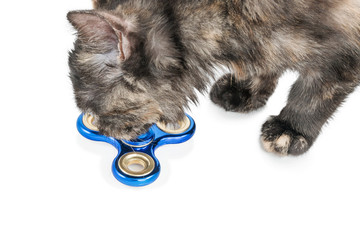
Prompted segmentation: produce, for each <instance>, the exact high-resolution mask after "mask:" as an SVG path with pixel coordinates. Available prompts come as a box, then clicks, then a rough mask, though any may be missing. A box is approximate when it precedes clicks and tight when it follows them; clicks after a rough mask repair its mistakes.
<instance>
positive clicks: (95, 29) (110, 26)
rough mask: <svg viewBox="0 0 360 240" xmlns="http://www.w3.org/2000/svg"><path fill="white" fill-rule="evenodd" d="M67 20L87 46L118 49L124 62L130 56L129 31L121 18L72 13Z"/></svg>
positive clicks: (110, 15) (109, 14)
mask: <svg viewBox="0 0 360 240" xmlns="http://www.w3.org/2000/svg"><path fill="white" fill-rule="evenodd" d="M67 19H68V20H69V22H70V23H71V24H72V25H73V26H74V28H75V29H76V30H77V31H78V37H79V39H80V40H81V41H84V42H86V44H89V45H92V46H94V47H103V48H105V49H106V50H111V49H114V48H116V49H117V50H118V51H119V57H120V59H121V60H122V61H124V60H126V59H127V58H128V57H129V56H130V42H129V39H128V37H127V29H126V26H124V25H125V24H123V23H124V22H123V21H122V20H121V19H120V18H119V17H117V16H114V15H112V14H111V13H106V12H98V11H72V12H69V13H68V14H67Z"/></svg>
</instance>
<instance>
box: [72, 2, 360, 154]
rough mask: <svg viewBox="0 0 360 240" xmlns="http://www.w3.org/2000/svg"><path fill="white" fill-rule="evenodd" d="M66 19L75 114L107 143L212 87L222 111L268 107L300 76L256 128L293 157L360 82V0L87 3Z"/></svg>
mask: <svg viewBox="0 0 360 240" xmlns="http://www.w3.org/2000/svg"><path fill="white" fill-rule="evenodd" d="M93 5H94V9H93V10H84V11H71V12H69V13H68V15H67V18H68V20H69V22H70V23H71V24H72V25H73V27H74V28H75V29H76V30H77V40H76V42H75V44H74V49H73V50H72V51H70V53H69V67H70V78H71V80H72V84H73V88H74V94H75V99H76V103H77V106H78V107H79V108H80V110H81V111H83V112H87V113H91V114H92V115H93V116H94V118H95V121H94V125H95V126H97V127H98V129H99V131H100V132H101V133H102V134H104V135H107V136H112V137H115V138H119V139H134V138H136V136H138V135H140V134H142V133H144V132H146V131H147V130H148V129H149V127H150V126H151V125H152V124H153V123H155V122H158V121H162V122H164V123H176V122H178V121H180V120H182V119H183V118H184V116H185V115H184V109H186V108H187V107H188V104H189V103H190V102H193V103H197V92H200V93H205V92H206V91H207V90H208V87H209V86H210V84H211V82H212V81H211V79H212V78H213V77H214V72H215V69H217V68H218V67H219V66H221V67H226V68H228V69H229V70H230V71H229V73H228V74H225V75H224V76H222V77H221V78H220V79H218V80H217V81H216V82H215V83H214V84H213V86H212V87H211V89H210V98H211V100H212V101H213V102H214V103H215V104H217V105H219V106H221V107H223V108H224V109H225V110H227V111H233V112H240V113H246V112H250V111H254V110H257V109H259V108H261V107H263V106H264V105H265V104H266V102H267V100H268V98H269V97H270V96H271V95H272V93H273V92H274V89H275V88H276V85H277V82H278V79H279V77H280V76H281V74H282V73H283V72H284V71H286V70H288V69H290V70H293V71H297V72H298V73H299V77H298V79H297V80H296V82H295V83H294V85H293V86H292V88H291V91H290V93H289V96H288V101H287V105H286V106H285V107H284V108H283V110H282V111H281V112H280V114H279V115H277V116H271V117H270V118H269V119H268V120H267V121H266V122H265V123H264V125H263V126H262V129H261V142H262V144H263V147H264V149H265V150H266V151H268V152H272V153H275V154H279V155H300V154H303V153H304V152H306V151H307V150H308V149H309V148H310V147H311V146H312V145H313V143H314V141H315V140H316V138H317V137H318V135H319V133H320V131H321V129H322V126H323V125H324V124H325V123H326V122H327V121H328V119H329V118H330V117H331V116H332V115H333V113H334V112H335V111H336V109H337V108H338V107H339V105H340V104H341V103H342V102H343V101H344V100H345V98H346V97H347V96H348V95H349V94H350V93H351V92H353V91H354V89H355V88H356V87H357V86H358V85H359V82H360V1H359V0H191V1H190V0H172V1H168V0H153V1H152V0H123V1H121V0H94V1H93Z"/></svg>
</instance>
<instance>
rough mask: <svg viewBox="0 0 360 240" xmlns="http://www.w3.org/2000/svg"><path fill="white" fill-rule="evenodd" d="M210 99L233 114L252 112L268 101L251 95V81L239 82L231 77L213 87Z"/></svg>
mask: <svg viewBox="0 0 360 240" xmlns="http://www.w3.org/2000/svg"><path fill="white" fill-rule="evenodd" d="M210 99H211V101H213V102H214V103H215V104H216V105H219V106H220V107H222V108H224V109H225V110H226V111H231V112H250V111H253V110H256V109H258V108H260V107H262V106H264V105H265V103H266V99H260V98H258V97H257V96H254V95H253V94H252V93H251V88H250V83H249V81H238V80H235V79H232V76H231V75H225V76H223V77H222V78H220V79H219V80H218V81H217V82H216V83H215V84H214V85H213V87H212V88H211V91H210Z"/></svg>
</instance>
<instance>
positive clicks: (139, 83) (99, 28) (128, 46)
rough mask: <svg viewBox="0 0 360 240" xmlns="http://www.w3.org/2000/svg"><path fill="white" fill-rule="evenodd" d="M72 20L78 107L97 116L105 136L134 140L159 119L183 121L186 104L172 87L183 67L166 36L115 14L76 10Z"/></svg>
mask: <svg viewBox="0 0 360 240" xmlns="http://www.w3.org/2000/svg"><path fill="white" fill-rule="evenodd" d="M67 18H68V20H69V22H70V23H71V24H72V25H73V26H74V28H75V29H76V30H77V40H76V42H75V44H74V49H73V50H72V51H71V52H70V54H69V67H70V78H71V80H72V84H73V89H74V93H75V99H76V103H77V106H78V107H79V108H80V110H81V111H83V112H86V113H90V114H92V115H93V116H94V119H95V121H94V123H93V124H94V125H95V126H96V127H97V128H98V129H99V131H100V133H102V134H104V135H107V136H111V137H115V138H118V139H127V140H131V139H134V138H136V137H137V136H138V135H140V134H143V133H145V132H146V131H147V130H148V129H149V128H150V126H151V125H152V124H153V123H155V122H157V121H159V120H161V121H165V122H176V121H179V119H180V118H182V117H183V115H184V111H183V106H184V105H186V99H185V98H184V97H183V96H182V94H181V96H177V95H178V94H179V93H178V92H179V91H177V89H179V88H180V87H179V86H177V85H176V83H175V84H172V83H170V82H171V81H170V82H169V79H171V78H173V76H175V75H176V72H177V71H178V72H180V71H181V70H180V69H179V68H181V66H180V65H181V64H179V63H178V61H179V60H178V57H177V55H178V53H177V52H176V49H175V48H172V47H171V46H169V45H171V44H172V42H171V41H168V39H166V38H167V36H166V34H165V33H164V34H163V35H161V33H159V32H157V31H154V29H153V27H146V24H141V23H139V20H138V19H137V18H136V17H128V16H127V17H125V16H122V15H121V13H116V14H115V13H114V12H110V11H100V10H91V11H73V12H69V13H68V15H67ZM151 34H152V35H154V36H152V35H151ZM156 34H158V35H159V34H160V35H159V36H155V35H156ZM164 47H166V49H161V48H164ZM179 66H180V67H179ZM170 75H171V76H170ZM164 80H167V81H164ZM164 112H166V114H164Z"/></svg>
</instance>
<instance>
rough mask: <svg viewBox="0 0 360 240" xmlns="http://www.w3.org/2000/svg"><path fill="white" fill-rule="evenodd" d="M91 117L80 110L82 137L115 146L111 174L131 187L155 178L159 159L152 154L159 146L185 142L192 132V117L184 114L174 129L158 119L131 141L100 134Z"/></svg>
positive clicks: (157, 172)
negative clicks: (115, 151) (146, 130)
mask: <svg viewBox="0 0 360 240" xmlns="http://www.w3.org/2000/svg"><path fill="white" fill-rule="evenodd" d="M93 121H94V118H93V116H92V115H90V114H81V115H80V116H79V118H78V120H77V129H78V131H79V132H80V134H81V135H83V136H84V137H85V138H88V139H90V140H93V141H102V142H107V143H110V144H111V145H113V146H114V147H115V148H116V149H117V150H118V154H117V156H116V157H115V159H114V161H113V163H112V172H113V175H114V177H115V178H116V179H117V180H118V181H120V182H122V183H123V184H126V185H129V186H133V187H141V186H146V185H148V184H150V183H152V182H154V181H155V180H156V179H157V178H158V176H159V174H160V162H159V161H158V159H157V158H156V157H155V154H154V152H155V150H156V149H157V148H158V147H160V146H163V145H166V144H177V143H183V142H186V141H187V140H189V139H190V138H191V137H192V136H193V135H194V133H195V122H194V119H192V118H191V117H190V116H189V115H187V114H186V117H185V119H184V120H183V121H181V122H179V123H178V124H177V126H176V129H173V128H169V127H168V126H167V125H165V124H163V123H161V122H159V123H157V124H154V125H152V126H151V128H150V129H149V131H148V132H147V133H145V134H143V135H141V136H139V137H138V138H137V139H136V140H133V141H127V140H123V139H115V138H112V137H107V136H104V135H101V134H100V133H99V131H98V129H97V127H95V126H94V125H93Z"/></svg>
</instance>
